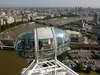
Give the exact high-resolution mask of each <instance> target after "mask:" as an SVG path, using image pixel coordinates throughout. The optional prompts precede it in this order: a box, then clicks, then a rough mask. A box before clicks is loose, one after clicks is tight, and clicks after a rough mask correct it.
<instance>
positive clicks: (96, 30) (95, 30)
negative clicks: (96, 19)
mask: <svg viewBox="0 0 100 75" xmlns="http://www.w3.org/2000/svg"><path fill="white" fill-rule="evenodd" d="M91 33H93V34H95V35H97V40H98V41H99V40H100V26H93V27H92V31H91ZM99 42H100V41H99Z"/></svg>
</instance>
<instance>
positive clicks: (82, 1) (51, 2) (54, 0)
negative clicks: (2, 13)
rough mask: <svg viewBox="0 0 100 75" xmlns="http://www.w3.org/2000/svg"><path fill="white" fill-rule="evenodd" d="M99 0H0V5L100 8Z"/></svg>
mask: <svg viewBox="0 0 100 75" xmlns="http://www.w3.org/2000/svg"><path fill="white" fill-rule="evenodd" d="M99 3H100V0H35V1H33V0H27V1H25V0H0V7H76V6H80V7H93V8H100V5H99Z"/></svg>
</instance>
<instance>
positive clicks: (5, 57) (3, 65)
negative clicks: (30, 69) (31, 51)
mask: <svg viewBox="0 0 100 75" xmlns="http://www.w3.org/2000/svg"><path fill="white" fill-rule="evenodd" d="M25 67H27V60H25V59H22V58H20V57H19V56H18V55H16V52H15V51H0V75H18V73H19V72H20V70H21V69H22V68H25Z"/></svg>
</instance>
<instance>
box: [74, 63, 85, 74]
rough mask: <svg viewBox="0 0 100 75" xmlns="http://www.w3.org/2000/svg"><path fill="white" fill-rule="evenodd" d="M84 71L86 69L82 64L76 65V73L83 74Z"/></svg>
mask: <svg viewBox="0 0 100 75" xmlns="http://www.w3.org/2000/svg"><path fill="white" fill-rule="evenodd" d="M83 70H84V67H83V65H82V63H77V64H76V71H77V72H82V71H83Z"/></svg>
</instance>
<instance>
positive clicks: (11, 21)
mask: <svg viewBox="0 0 100 75" xmlns="http://www.w3.org/2000/svg"><path fill="white" fill-rule="evenodd" d="M4 21H5V22H6V23H9V24H10V23H13V22H14V18H13V17H6V18H5V19H4Z"/></svg>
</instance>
